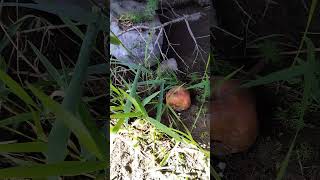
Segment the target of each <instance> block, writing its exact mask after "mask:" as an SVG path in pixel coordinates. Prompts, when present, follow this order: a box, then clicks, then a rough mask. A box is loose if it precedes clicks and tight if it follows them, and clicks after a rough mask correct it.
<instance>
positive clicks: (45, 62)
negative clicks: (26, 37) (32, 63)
mask: <svg viewBox="0 0 320 180" xmlns="http://www.w3.org/2000/svg"><path fill="white" fill-rule="evenodd" d="M29 45H30V46H31V49H32V50H33V52H34V53H35V54H36V55H37V57H38V58H39V60H40V61H41V62H42V64H43V65H44V66H45V67H46V69H47V71H48V73H49V75H50V76H51V78H52V79H54V80H55V81H56V82H57V84H58V85H59V86H60V87H61V88H63V89H64V88H65V87H66V84H65V83H64V82H63V81H62V79H61V75H60V74H59V72H58V70H57V69H56V68H55V67H54V66H53V65H52V64H51V63H50V61H49V60H48V59H47V58H46V57H45V56H44V55H43V54H42V53H41V52H40V51H39V50H38V49H37V48H36V47H35V46H34V45H33V44H32V43H31V42H29Z"/></svg>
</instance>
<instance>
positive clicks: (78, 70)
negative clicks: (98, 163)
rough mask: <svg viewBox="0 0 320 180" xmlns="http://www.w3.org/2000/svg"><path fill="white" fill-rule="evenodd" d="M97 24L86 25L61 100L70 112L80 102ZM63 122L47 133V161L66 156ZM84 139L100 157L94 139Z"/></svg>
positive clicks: (65, 131)
mask: <svg viewBox="0 0 320 180" xmlns="http://www.w3.org/2000/svg"><path fill="white" fill-rule="evenodd" d="M99 17H100V14H99ZM95 19H96V20H97V22H99V19H100V18H97V17H95ZM98 26H99V25H98V24H97V23H96V22H94V23H91V24H90V25H89V26H88V29H87V32H86V36H85V39H84V41H83V44H82V46H81V49H80V54H79V57H78V61H77V64H76V67H75V71H74V74H73V77H72V79H71V82H70V85H69V87H68V89H67V90H66V96H65V98H64V100H63V102H62V106H63V108H65V109H66V110H67V111H69V112H71V113H75V112H76V110H77V107H78V105H79V103H80V98H81V93H82V92H81V90H82V84H83V81H84V79H85V78H86V75H87V69H88V63H89V59H90V54H91V51H92V47H93V46H94V42H95V39H96V36H97V34H98ZM57 115H59V113H57ZM59 117H60V118H65V117H63V116H59ZM74 120H75V123H80V122H77V121H79V120H78V119H74ZM64 123H65V121H63V120H58V121H56V122H55V123H54V125H53V128H52V130H51V132H50V134H49V141H48V153H47V156H48V162H50V163H52V162H59V161H62V160H63V159H64V158H65V156H66V149H67V143H68V139H69V136H70V130H69V129H68V128H67V127H66V126H65V125H64ZM69 128H70V126H69ZM82 128H85V127H82ZM70 129H72V128H70ZM87 133H88V132H87ZM79 138H80V137H79ZM83 138H84V137H83ZM85 139H87V138H85ZM86 141H87V143H88V146H89V144H90V148H91V149H92V150H93V151H94V152H95V154H96V155H98V156H99V157H100V158H102V155H101V154H100V153H98V152H97V150H96V148H94V147H93V146H94V143H93V142H94V141H93V142H92V139H87V140H86ZM56 149H60V151H58V152H57V151H56Z"/></svg>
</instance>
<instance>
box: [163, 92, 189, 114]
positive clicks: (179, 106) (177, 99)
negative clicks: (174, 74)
mask: <svg viewBox="0 0 320 180" xmlns="http://www.w3.org/2000/svg"><path fill="white" fill-rule="evenodd" d="M166 103H167V104H168V105H169V106H171V107H172V108H173V109H174V110H176V111H184V110H186V109H188V108H189V107H190V105H191V99H190V93H189V91H188V90H187V89H186V88H184V87H182V86H175V87H173V88H172V89H170V90H169V91H168V92H167V94H166Z"/></svg>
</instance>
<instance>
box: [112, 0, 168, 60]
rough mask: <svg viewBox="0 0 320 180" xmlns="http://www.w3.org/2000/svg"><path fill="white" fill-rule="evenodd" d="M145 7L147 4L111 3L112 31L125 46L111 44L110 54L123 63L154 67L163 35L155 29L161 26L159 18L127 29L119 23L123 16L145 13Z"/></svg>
mask: <svg viewBox="0 0 320 180" xmlns="http://www.w3.org/2000/svg"><path fill="white" fill-rule="evenodd" d="M145 7H146V3H145V2H137V1H133V0H112V1H111V6H110V22H111V23H110V30H111V31H112V33H114V34H115V35H116V36H117V37H118V39H119V40H120V41H121V42H122V44H123V45H120V46H119V45H113V44H110V54H111V55H112V56H114V57H115V58H117V59H118V60H119V61H120V62H122V63H129V64H131V63H133V64H143V65H145V66H153V65H155V64H156V63H157V62H158V61H159V58H160V54H161V53H160V49H161V47H162V42H163V34H162V33H161V34H160V29H154V27H159V26H160V25H161V23H160V20H159V18H158V16H156V15H155V16H154V18H153V20H152V21H148V22H142V23H137V24H133V25H132V26H129V27H125V28H124V27H123V25H122V24H121V23H120V22H119V21H118V19H119V17H120V16H121V15H125V14H127V13H130V12H131V13H133V12H143V11H144V10H145ZM126 28H127V29H126Z"/></svg>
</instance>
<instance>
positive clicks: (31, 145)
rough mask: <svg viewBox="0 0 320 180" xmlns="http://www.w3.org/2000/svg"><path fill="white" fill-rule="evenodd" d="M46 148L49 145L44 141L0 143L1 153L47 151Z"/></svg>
mask: <svg viewBox="0 0 320 180" xmlns="http://www.w3.org/2000/svg"><path fill="white" fill-rule="evenodd" d="M46 150H47V145H46V143H43V142H27V143H12V144H0V152H1V153H4V152H6V153H8V152H10V153H18V152H25V153H27V152H45V151H46Z"/></svg>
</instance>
